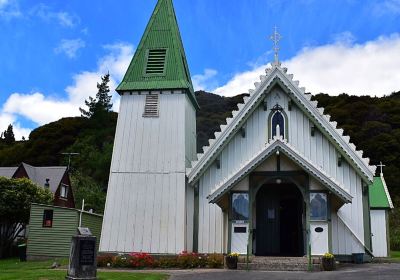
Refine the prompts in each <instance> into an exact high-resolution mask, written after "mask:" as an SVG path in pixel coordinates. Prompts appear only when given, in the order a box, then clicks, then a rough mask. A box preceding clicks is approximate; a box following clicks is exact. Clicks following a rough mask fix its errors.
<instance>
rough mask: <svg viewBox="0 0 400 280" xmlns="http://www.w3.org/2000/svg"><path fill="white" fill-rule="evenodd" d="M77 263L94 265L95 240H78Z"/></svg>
mask: <svg viewBox="0 0 400 280" xmlns="http://www.w3.org/2000/svg"><path fill="white" fill-rule="evenodd" d="M79 242H80V243H79V245H80V246H79V264H80V265H94V263H95V252H96V241H95V240H80V241H79Z"/></svg>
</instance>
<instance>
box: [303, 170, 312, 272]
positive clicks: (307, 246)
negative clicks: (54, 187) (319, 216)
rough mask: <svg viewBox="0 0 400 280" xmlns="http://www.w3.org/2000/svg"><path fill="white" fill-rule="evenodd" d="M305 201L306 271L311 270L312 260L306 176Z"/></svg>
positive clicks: (308, 192) (308, 184) (308, 190)
mask: <svg viewBox="0 0 400 280" xmlns="http://www.w3.org/2000/svg"><path fill="white" fill-rule="evenodd" d="M305 195H306V197H305V201H306V234H305V235H306V238H305V239H306V241H305V243H306V252H307V260H308V271H311V270H312V260H311V237H310V235H311V234H310V233H311V230H310V228H311V225H310V224H311V223H310V177H309V176H307V182H306V186H305Z"/></svg>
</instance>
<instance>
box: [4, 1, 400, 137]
mask: <svg viewBox="0 0 400 280" xmlns="http://www.w3.org/2000/svg"><path fill="white" fill-rule="evenodd" d="M155 4H156V0H146V1H143V0H126V1H122V0H120V1H115V0H114V1H111V0H102V1H94V0H86V1H82V0H79V1H78V0H69V1H55V0H54V1H33V0H29V1H28V0H0V31H1V34H2V40H0V54H1V55H0V65H1V67H2V75H1V77H0V130H1V131H3V130H4V129H5V127H6V126H7V125H8V124H9V123H13V124H14V126H15V129H16V134H17V136H18V137H21V136H22V135H24V136H25V137H27V136H28V134H29V131H30V130H31V129H33V128H35V127H37V126H39V125H42V124H45V123H48V122H51V121H55V120H57V119H59V118H60V117H63V116H74V115H79V111H78V108H79V106H82V105H83V101H84V99H85V98H87V97H88V96H89V95H93V94H95V92H96V81H98V80H100V75H102V74H104V73H106V72H107V71H110V73H111V75H112V78H113V79H112V87H114V86H115V85H116V84H117V83H118V82H119V81H120V79H121V78H122V75H123V74H124V71H125V70H126V67H127V65H128V63H129V61H130V59H131V57H132V55H133V52H134V49H135V47H136V46H137V44H138V43H139V40H140V38H141V36H142V34H143V31H144V29H145V26H146V24H147V21H148V19H149V17H150V15H151V12H152V10H153V8H154V6H155ZM174 5H175V9H176V13H177V18H178V22H179V25H180V30H181V33H182V38H183V41H184V45H185V49H186V55H187V58H188V62H189V67H190V71H191V74H192V78H193V82H194V84H195V87H196V88H197V89H206V90H209V91H213V92H216V93H218V94H221V95H227V96H230V95H234V94H238V93H242V92H245V91H247V89H249V88H251V87H252V84H253V83H254V82H256V81H257V77H258V76H259V75H260V74H262V71H263V69H264V68H265V67H266V64H267V63H268V62H270V61H271V60H272V57H273V53H272V51H271V47H272V44H271V42H270V41H269V39H268V37H269V36H270V34H271V33H272V30H273V27H274V26H275V25H276V26H277V27H278V29H279V32H280V33H281V34H282V36H283V40H282V42H281V51H280V60H281V61H282V62H283V64H284V65H285V64H286V66H288V68H289V72H292V73H294V74H295V78H297V79H299V80H300V83H301V85H302V86H305V87H306V89H307V90H309V91H311V92H313V93H318V92H326V93H330V94H339V93H341V92H344V91H346V92H348V93H351V94H357V95H360V94H371V95H379V96H381V95H384V94H390V92H392V91H394V90H400V84H399V82H398V81H399V80H400V70H399V68H400V66H398V65H400V38H399V32H400V30H399V29H400V0H383V1H356V0H336V1H334V0H332V1H331V0H326V1H317V0H296V1H294V0H293V1H289V0H246V1H239V0H235V1H232V0H190V1H187V0H175V1H174ZM114 101H115V104H116V106H115V110H118V108H117V107H118V97H117V96H115V99H114Z"/></svg>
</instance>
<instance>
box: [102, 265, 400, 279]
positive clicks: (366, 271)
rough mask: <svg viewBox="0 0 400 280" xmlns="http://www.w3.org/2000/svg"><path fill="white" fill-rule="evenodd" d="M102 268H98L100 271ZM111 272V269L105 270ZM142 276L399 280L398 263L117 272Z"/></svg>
mask: <svg viewBox="0 0 400 280" xmlns="http://www.w3.org/2000/svg"><path fill="white" fill-rule="evenodd" d="M101 270H102V269H99V271H101ZM105 271H112V270H109V269H107V270H105ZM117 271H126V272H136V273H137V272H139V273H140V272H141V273H151V272H155V273H165V274H168V275H170V276H171V277H170V278H169V280H189V279H190V280H214V279H216V280H265V279H268V280H325V279H327V280H370V279H371V280H375V279H376V280H400V263H392V264H384V263H382V264H380V263H379V264H376V263H374V264H362V265H353V264H348V265H342V266H341V267H340V268H339V269H338V270H336V271H322V272H280V271H274V272H272V271H249V272H247V271H240V270H239V271H237V270H224V269H194V270H139V271H137V270H117Z"/></svg>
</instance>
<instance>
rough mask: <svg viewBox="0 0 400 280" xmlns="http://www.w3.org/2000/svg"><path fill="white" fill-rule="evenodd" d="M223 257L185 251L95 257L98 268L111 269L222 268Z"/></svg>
mask: <svg viewBox="0 0 400 280" xmlns="http://www.w3.org/2000/svg"><path fill="white" fill-rule="evenodd" d="M223 264H224V257H223V255H222V254H198V253H188V252H186V251H184V252H182V253H180V254H179V255H167V256H152V255H150V254H148V253H144V252H135V253H131V254H129V255H122V254H120V255H110V254H101V255H99V256H98V257H97V266H98V267H112V268H133V269H145V268H163V269H168V268H182V269H193V268H222V267H223Z"/></svg>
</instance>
